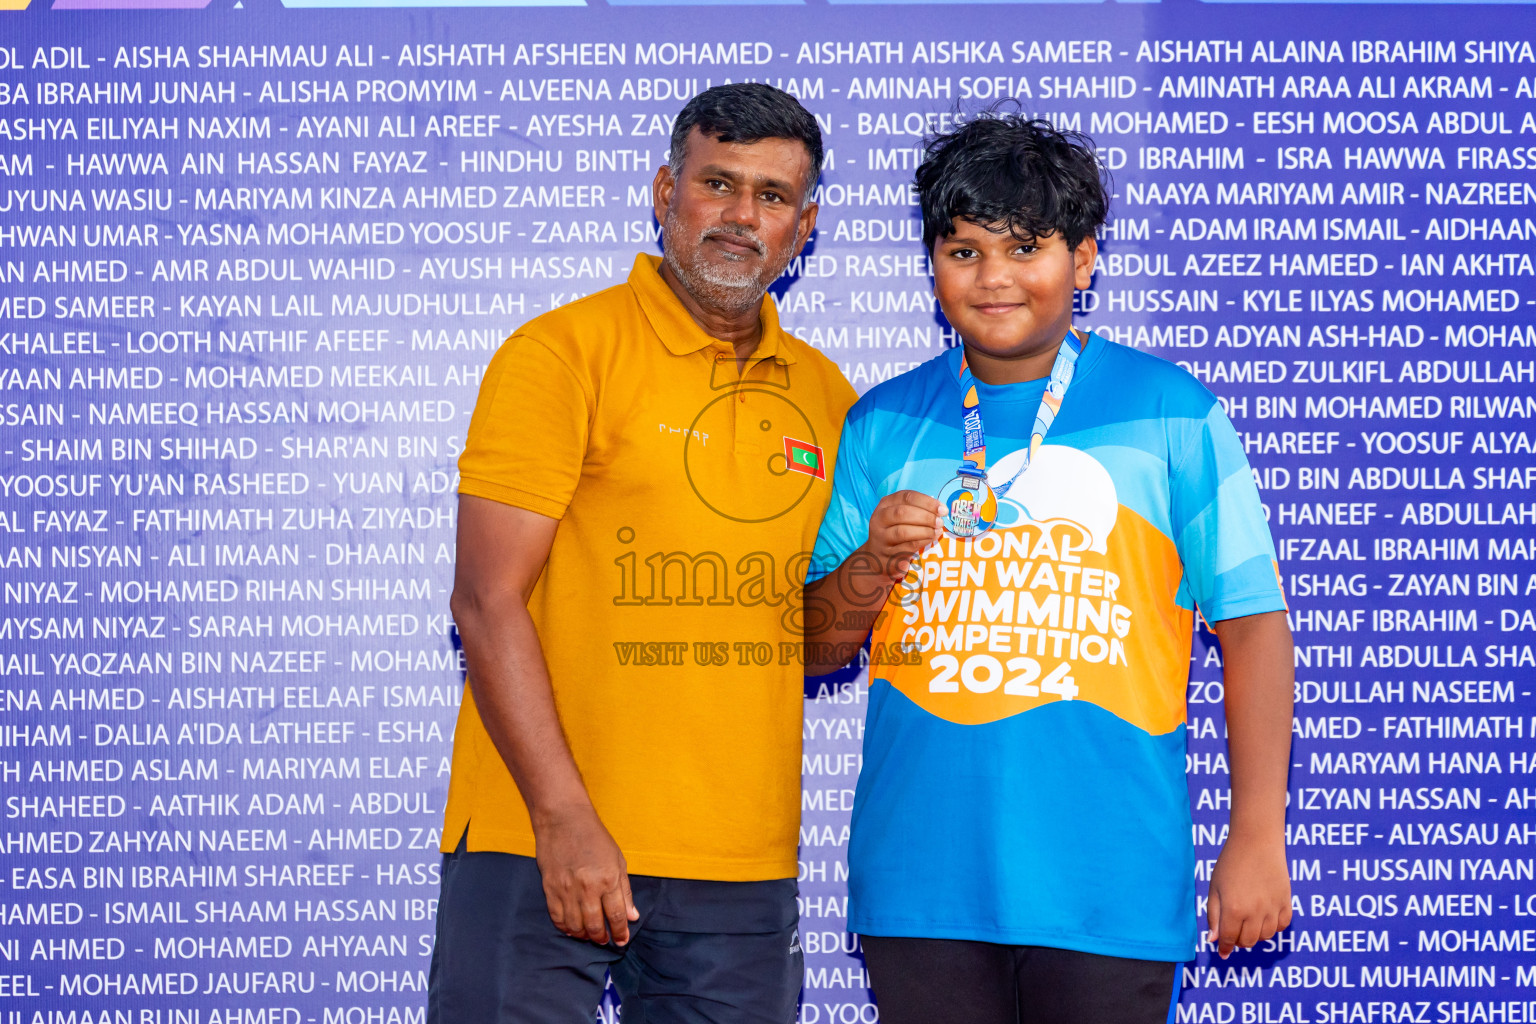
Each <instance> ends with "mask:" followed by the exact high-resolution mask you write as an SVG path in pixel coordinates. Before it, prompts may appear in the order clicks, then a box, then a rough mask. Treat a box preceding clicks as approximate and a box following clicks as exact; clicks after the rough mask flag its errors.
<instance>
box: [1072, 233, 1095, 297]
mask: <svg viewBox="0 0 1536 1024" xmlns="http://www.w3.org/2000/svg"><path fill="white" fill-rule="evenodd" d="M1098 258H1099V240H1098V239H1096V238H1094V237H1093V236H1092V235H1089V236H1088V237H1087V238H1085V239H1083V240H1082V241H1081V242H1078V243H1077V248H1076V249H1074V250H1072V287H1074V288H1076V289H1078V290H1079V291H1083V290H1085V289H1087V288H1090V287H1092V286H1093V264H1094V262H1095V261H1097V260H1098Z"/></svg>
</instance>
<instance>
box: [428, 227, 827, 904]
mask: <svg viewBox="0 0 1536 1024" xmlns="http://www.w3.org/2000/svg"><path fill="white" fill-rule="evenodd" d="M659 271H660V260H659V259H657V258H656V257H653V256H648V255H644V254H642V255H640V256H639V257H637V258H636V260H635V265H634V269H633V270H632V271H631V272H630V276H629V281H628V282H627V283H625V284H622V285H618V286H616V287H613V288H609V289H607V290H605V291H602V292H599V293H597V294H595V295H591V296H588V297H587V298H585V299H581V300H579V301H576V302H573V303H571V304H569V305H566V306H562V307H560V308H559V309H557V310H554V311H552V312H550V313H547V314H545V315H544V316H541V317H539V318H538V319H536V320H534V321H532V322H531V323H529V324H527V325H525V326H524V327H523V328H522V329H521V330H519V331H518V332H517V333H516V334H514V335H513V336H512V337H511V338H509V339H508V340H507V341H506V343H505V344H504V345H502V347H501V349H500V351H498V352H497V354H496V356H495V357H494V358H493V359H492V360H491V364H490V367H489V368H488V370H487V372H486V375H485V378H484V380H483V381H482V383H481V387H480V397H479V400H478V402H477V404H476V406H475V413H474V418H473V420H472V421H471V423H470V428H469V439H468V442H467V446H466V448H465V450H464V453H463V455H462V456H461V457H460V460H459V471H460V477H461V483H460V485H459V493H461V494H473V495H476V496H478V497H481V498H489V499H491V500H493V501H499V502H504V503H506V504H509V505H515V506H517V507H519V508H524V509H528V510H530V511H533V512H537V513H539V514H541V515H546V516H550V517H552V518H555V519H558V520H560V525H559V527H558V528H557V529H556V531H555V539H554V544H553V547H552V548H551V550H550V553H549V562H548V565H547V567H546V569H545V572H544V575H543V576H542V578H541V579H540V580H539V582H538V585H537V586H536V588H535V589H534V591H533V594H532V597H531V598H530V600H529V605H528V607H529V611H530V612H531V614H532V616H533V621H534V624H535V626H536V627H537V628H538V633H539V639H540V642H541V644H542V646H543V649H544V657H545V660H546V661H547V662H548V664H549V673H550V678H551V681H552V683H553V686H554V694H555V704H556V706H557V708H558V709H559V713H560V721H561V724H562V725H563V726H564V729H565V735H566V737H567V739H568V740H569V742H570V745H571V751H572V753H573V754H574V755H575V758H576V764H577V765H578V767H579V768H580V769H581V774H582V778H583V779H584V780H585V782H586V785H587V790H588V792H590V793H591V795H592V801H593V803H594V804H595V805H596V807H597V812H598V814H599V815H600V816H601V817H602V820H603V822H604V824H605V825H607V827H608V829H609V831H610V832H611V833H612V834H613V837H614V839H615V840H616V841H617V842H618V844H619V847H620V849H622V850H623V851H624V856H625V858H626V860H627V861H628V864H629V870H630V871H631V872H633V873H635V874H642V875H662V876H668V877H674V878H699V879H717V880H722V881H754V880H761V879H770V878H788V877H793V876H794V874H795V871H796V866H795V853H796V847H797V843H798V839H799V828H798V826H799V821H800V734H801V718H802V700H803V688H802V678H803V668H802V666H801V664H800V640H801V632H800V629H801V623H800V621H799V618H798V616H799V611H800V604H801V602H800V586H801V581H802V580H803V579H804V576H805V563H806V559H807V558H808V553H809V552H810V550H811V548H812V547H813V545H814V543H815V540H816V531H817V528H818V526H819V525H820V523H821V517H822V513H823V511H825V509H826V505H827V499H828V497H829V495H830V492H831V479H832V462H833V460H834V459H835V458H836V455H837V441H838V435H839V432H840V430H841V427H842V423H843V416H844V414H845V413H846V412H847V411H848V408H849V406H851V405H852V404H853V401H854V398H855V395H854V392H853V389H852V388H851V387H850V386H849V385H848V382H847V381H846V380H845V379H844V377H843V375H842V373H841V372H840V371H839V370H838V369H837V367H836V366H835V365H834V364H833V363H832V362H831V361H830V360H828V359H827V358H826V357H825V356H823V355H821V354H820V353H819V352H816V351H815V350H814V349H812V348H811V347H810V346H808V345H806V344H805V343H804V342H802V341H800V340H798V339H797V338H794V337H791V336H790V335H788V334H786V333H784V331H783V330H782V329H781V328H780V327H779V323H778V317H777V315H776V311H775V309H774V305H773V303H772V301H769V300H766V299H765V300H764V302H763V306H762V314H761V316H762V324H763V335H762V341H761V342H760V343H759V345H758V347H757V351H756V352H755V353H754V355H753V356H752V358H751V360H750V361H749V363H748V365H747V367H746V369H745V371H744V372H741V373H739V374H738V368H737V364H736V360H735V355H734V353H733V351H732V349H731V346H730V345H729V344H727V343H725V342H721V341H717V340H716V339H714V338H712V337H710V336H709V335H707V334H705V333H704V331H703V330H702V329H700V328H699V326H698V325H697V324H695V323H694V322H693V320H692V318H690V317H689V315H688V313H687V311H686V310H685V309H684V308H683V306H682V304H681V303H680V302H678V300H677V298H676V297H675V296H674V295H673V293H672V291H671V289H670V288H669V287H668V286H667V284H666V282H665V281H663V280H662V278H661V275H660V272H659ZM466 829H468V840H467V844H468V849H470V850H475V851H479V850H498V851H503V852H507V853H517V854H523V855H527V856H532V855H533V853H534V840H533V831H532V828H531V826H530V824H529V820H528V812H527V808H526V807H525V805H524V803H523V801H522V798H521V796H520V795H519V794H518V791H517V786H516V785H515V784H514V783H513V781H512V777H511V775H510V774H509V773H508V771H507V768H506V765H505V763H504V762H503V761H502V760H501V757H500V755H498V753H497V752H496V750H495V748H494V747H493V746H492V745H491V741H490V738H489V737H488V736H487V735H486V732H485V727H484V726H483V725H482V724H481V722H480V716H479V714H478V712H477V711H476V709H475V704H474V700H473V697H472V695H471V693H470V692H469V691H466V693H465V697H464V704H463V707H462V709H461V710H460V713H459V721H458V727H457V731H456V733H455V735H454V750H453V775H452V779H451V781H450V784H449V790H448V807H447V813H446V822H445V827H444V830H443V849H444V850H445V851H448V850H451V849H453V848H454V847H455V846H456V845H457V843H458V841H459V837H460V836H461V835H464V834H465V830H466Z"/></svg>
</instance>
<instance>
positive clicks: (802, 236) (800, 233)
mask: <svg viewBox="0 0 1536 1024" xmlns="http://www.w3.org/2000/svg"><path fill="white" fill-rule="evenodd" d="M819 212H820V207H818V206H817V205H816V204H815V203H811V202H807V203H806V204H805V206H804V207H803V208H802V209H801V210H800V223H799V224H798V225H797V226H796V228H795V252H794V255H796V256H798V255H800V250H801V249H804V248H805V243H806V242H808V241H810V238H811V232H812V231H815V230H816V214H817V213H819Z"/></svg>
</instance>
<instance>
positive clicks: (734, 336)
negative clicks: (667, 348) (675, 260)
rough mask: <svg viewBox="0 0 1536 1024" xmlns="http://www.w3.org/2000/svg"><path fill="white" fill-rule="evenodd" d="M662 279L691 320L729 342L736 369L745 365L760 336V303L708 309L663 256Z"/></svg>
mask: <svg viewBox="0 0 1536 1024" xmlns="http://www.w3.org/2000/svg"><path fill="white" fill-rule="evenodd" d="M661 279H662V280H663V281H665V282H667V287H668V288H671V289H672V294H673V295H676V296H677V301H679V302H681V303H682V304H683V308H684V309H686V310H687V311H688V315H689V316H690V317H692V318H693V322H694V323H696V324H698V325H699V326H700V327H701V328H703V330H704V333H705V334H707V335H709V336H710V337H711V338H716V339H718V340H720V341H724V342H729V343H730V345H731V347H732V348H734V349H735V350H736V369H737V372H738V373H739V372H741V371H742V370H744V369H746V365H747V360H748V359H750V358H751V357H752V353H753V352H755V351H757V343H758V342H759V341H761V340H762V337H763V321H762V314H761V306H760V305H756V306H752V307H751V308H749V309H744V310H740V311H722V310H718V309H710V308H708V307H706V306H704V305H702V304H701V303H700V302H699V300H698V299H696V298H694V296H693V293H692V292H690V291H689V290H688V289H687V288H685V287H683V282H682V281H680V280H679V279H678V277H677V275H676V274H675V273H673V271H672V268H671V267H670V266H668V265H667V262H666V261H665V260H663V261H662V263H661Z"/></svg>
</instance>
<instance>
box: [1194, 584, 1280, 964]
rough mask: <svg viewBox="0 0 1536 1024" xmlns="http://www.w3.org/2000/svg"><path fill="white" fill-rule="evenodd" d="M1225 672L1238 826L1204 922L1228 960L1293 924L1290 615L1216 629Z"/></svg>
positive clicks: (1220, 862)
mask: <svg viewBox="0 0 1536 1024" xmlns="http://www.w3.org/2000/svg"><path fill="white" fill-rule="evenodd" d="M1211 628H1212V629H1214V630H1215V631H1216V635H1217V636H1218V637H1219V638H1220V639H1221V652H1222V659H1223V661H1224V663H1225V666H1226V673H1225V674H1226V713H1227V745H1228V749H1229V752H1230V754H1231V758H1232V823H1231V829H1230V831H1229V832H1228V834H1227V841H1226V844H1225V845H1224V846H1223V847H1222V850H1221V856H1220V857H1219V858H1218V859H1217V861H1216V867H1215V870H1213V871H1212V872H1211V889H1210V900H1209V903H1208V906H1207V913H1206V917H1207V920H1208V922H1209V924H1210V937H1211V939H1212V941H1214V942H1215V943H1216V944H1217V947H1216V951H1217V953H1218V954H1220V955H1221V956H1222V957H1223V958H1225V957H1227V956H1228V955H1229V954H1230V953H1231V952H1232V950H1233V948H1234V947H1239V946H1241V947H1245V948H1246V947H1249V946H1253V945H1254V944H1255V943H1258V942H1260V941H1262V940H1264V939H1267V938H1269V937H1271V936H1272V935H1274V934H1275V932H1277V931H1279V930H1280V929H1282V928H1285V927H1287V926H1289V925H1290V923H1291V880H1290V872H1289V870H1288V867H1287V864H1286V859H1285V796H1286V776H1287V773H1288V771H1289V769H1290V761H1291V715H1292V711H1293V697H1294V690H1295V679H1296V669H1295V657H1294V655H1293V653H1292V648H1291V630H1290V626H1289V625H1288V624H1287V623H1286V621H1285V613H1284V612H1278V611H1276V612H1263V613H1261V614H1258V615H1245V616H1241V617H1239V618H1235V619H1225V620H1223V621H1221V622H1213V623H1211Z"/></svg>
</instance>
